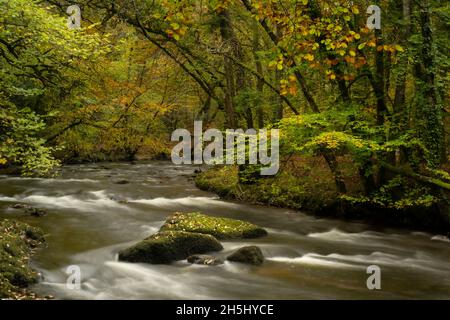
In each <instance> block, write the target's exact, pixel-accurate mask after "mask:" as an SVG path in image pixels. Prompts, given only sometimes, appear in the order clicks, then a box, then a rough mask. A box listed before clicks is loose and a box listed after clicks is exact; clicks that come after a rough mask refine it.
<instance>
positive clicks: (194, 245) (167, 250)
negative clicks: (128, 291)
mask: <svg viewBox="0 0 450 320" xmlns="http://www.w3.org/2000/svg"><path fill="white" fill-rule="evenodd" d="M222 249H223V247H222V245H221V244H220V242H219V241H217V239H216V238H214V237H213V236H211V235H207V234H200V233H191V232H184V231H166V232H159V233H157V234H154V235H152V236H150V237H148V238H147V239H145V240H143V241H141V242H139V243H138V244H136V245H134V246H132V247H131V248H128V249H125V250H122V251H121V252H119V260H120V261H128V262H144V263H153V264H162V263H170V262H173V261H177V260H183V259H186V258H187V257H189V256H190V255H193V254H201V253H207V252H212V251H220V250H222Z"/></svg>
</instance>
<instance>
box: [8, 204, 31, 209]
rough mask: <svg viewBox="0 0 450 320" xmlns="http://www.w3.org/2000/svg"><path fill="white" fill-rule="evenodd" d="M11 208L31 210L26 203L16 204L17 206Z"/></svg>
mask: <svg viewBox="0 0 450 320" xmlns="http://www.w3.org/2000/svg"><path fill="white" fill-rule="evenodd" d="M10 208H12V209H28V208H30V206H29V205H27V204H25V203H16V204H13V205H11V206H10Z"/></svg>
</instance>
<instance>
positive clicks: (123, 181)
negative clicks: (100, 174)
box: [115, 180, 130, 184]
mask: <svg viewBox="0 0 450 320" xmlns="http://www.w3.org/2000/svg"><path fill="white" fill-rule="evenodd" d="M129 183H130V181H128V180H119V181H116V182H115V184H129Z"/></svg>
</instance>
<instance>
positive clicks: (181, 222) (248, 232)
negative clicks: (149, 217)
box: [161, 212, 267, 239]
mask: <svg viewBox="0 0 450 320" xmlns="http://www.w3.org/2000/svg"><path fill="white" fill-rule="evenodd" d="M169 230H172V231H187V232H196V233H203V234H210V235H212V236H214V237H216V238H217V239H239V238H246V239H248V238H258V237H263V236H266V235H267V231H266V230H265V229H263V228H261V227H259V226H257V225H254V224H252V223H249V222H245V221H241V220H235V219H229V218H218V217H211V216H207V215H204V214H201V213H198V212H194V213H181V212H177V213H174V214H173V215H171V216H170V217H169V218H167V220H166V222H165V223H164V225H163V226H162V227H161V231H169Z"/></svg>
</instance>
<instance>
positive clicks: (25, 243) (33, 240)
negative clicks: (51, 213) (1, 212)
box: [0, 220, 44, 299]
mask: <svg viewBox="0 0 450 320" xmlns="http://www.w3.org/2000/svg"><path fill="white" fill-rule="evenodd" d="M43 241H44V236H43V233H42V231H41V230H39V229H37V228H33V227H31V226H29V225H27V224H24V223H20V222H15V221H9V220H3V221H0V299H8V298H9V299H19V298H24V297H26V295H27V293H26V291H25V290H24V289H25V288H26V287H28V286H29V285H31V284H33V283H35V282H36V281H37V274H36V273H35V272H34V271H33V270H32V269H31V268H30V266H29V264H28V260H29V257H30V255H31V253H32V249H33V248H35V247H37V246H38V245H39V244H40V243H42V242H43Z"/></svg>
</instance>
